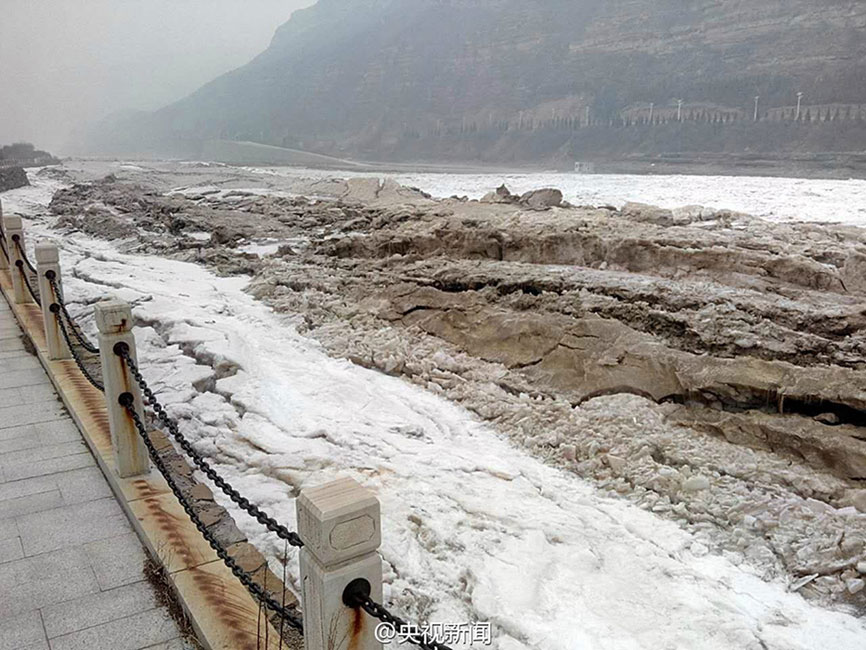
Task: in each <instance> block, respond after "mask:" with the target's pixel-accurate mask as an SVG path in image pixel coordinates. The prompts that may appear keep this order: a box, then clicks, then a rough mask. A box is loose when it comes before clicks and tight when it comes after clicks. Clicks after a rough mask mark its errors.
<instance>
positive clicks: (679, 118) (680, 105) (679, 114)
mask: <svg viewBox="0 0 866 650" xmlns="http://www.w3.org/2000/svg"><path fill="white" fill-rule="evenodd" d="M682 121H683V100H682V99H678V100H677V122H682Z"/></svg>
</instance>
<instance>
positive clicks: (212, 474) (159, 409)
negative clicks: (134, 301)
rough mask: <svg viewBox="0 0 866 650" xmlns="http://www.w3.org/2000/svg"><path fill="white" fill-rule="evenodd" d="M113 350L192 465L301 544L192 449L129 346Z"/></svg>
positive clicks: (255, 516) (256, 515) (268, 524)
mask: <svg viewBox="0 0 866 650" xmlns="http://www.w3.org/2000/svg"><path fill="white" fill-rule="evenodd" d="M114 352H115V354H117V355H118V356H119V357H120V358H121V359H123V360H124V362H125V363H126V365H127V367H128V368H129V370H130V372H131V373H132V376H133V377H134V378H135V381H136V382H137V383H138V386H139V387H140V388H141V392H142V393H143V394H144V396H145V397H146V398H147V403H148V405H149V406H150V408H151V409H153V412H154V413H156V415H157V417H158V418H159V419H160V420H161V421H162V423H163V424H164V425H165V426H166V428H167V429H168V430H169V432H170V433H171V435H172V437H174V439H175V440H177V443H178V444H179V445H180V447H181V449H183V450H184V452H186V454H187V455H188V456H189V457H190V458H191V459H192V461H193V462H194V463H195V465H196V467H198V468H199V469H200V470H201V471H202V472H204V474H205V476H207V477H208V478H209V479H210V480H211V481H213V483H214V485H216V486H217V487H218V488H219V489H220V490H222V491H223V492H224V493H225V494H226V496H228V497H229V498H230V499H231V500H232V501H234V502H235V503H236V504H237V505H238V506H239V507H240V508H241V509H242V510H244V511H245V512H246V513H247V514H248V515H249V516H250V517H252V518H253V519H255V520H256V521H258V522H259V523H260V524H262V525H263V526H264V527H265V528H267V529H268V530H269V531H271V532H272V533H276V535H277V537H279V538H280V539H284V540H286V541H287V542H288V543H289V544H291V545H292V546H297V547H301V546H303V545H304V542H303V541H301V538H300V537H299V536H298V534H297V533H295V532H292V531H290V530H289V529H288V528H286V527H285V526H283V525H282V524H281V523H279V522H278V521H277V520H276V519H274V518H273V517H271V516H270V515H268V514H267V513H266V512H264V511H263V510H261V509H260V508H259V507H258V506H256V505H254V504H252V503H250V501H249V499H247V498H246V497H244V496H241V493H240V492H238V491H237V490H236V489H235V488H234V487H232V486H231V484H230V483H229V482H228V481H226V480H225V479H224V478H223V477H222V476H220V475H219V474H217V472H216V471H215V470H214V469H213V468H212V467H211V466H210V463H208V462H207V461H206V460H205V459H204V457H202V455H201V454H200V453H199V452H198V451H196V449H195V447H193V446H192V444H191V443H190V442H189V440H187V439H186V437H185V436H184V435H183V434H182V433H181V432H180V430H179V429H178V428H177V423H176V422H175V421H174V420H172V419H171V417H170V416H169V415H168V413H166V411H165V409H164V408H163V406H162V404H160V403H159V401H158V400H157V399H156V395H154V394H153V391H152V390H151V389H150V386H148V385H147V382H146V381H145V380H144V377H142V376H141V372H139V370H138V365H137V364H136V363H135V361H134V360H133V358H132V356H131V355H130V353H129V347H128V346H126V345H125V344H121V345H118V346H116V347H115V349H114Z"/></svg>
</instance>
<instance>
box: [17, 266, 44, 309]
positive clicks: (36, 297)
mask: <svg viewBox="0 0 866 650" xmlns="http://www.w3.org/2000/svg"><path fill="white" fill-rule="evenodd" d="M15 268H17V269H18V273H19V274H21V280H23V282H24V286H25V287H27V291H28V292H29V293H30V295H31V296H32V297H33V300H35V301H36V304H40V303H41V299H40V298H39V292H37V291H35V290H34V289H33V287H32V286H31V284H30V278H29V277H28V275H27V272H26V271H25V270H24V262H22V261H21V260H15Z"/></svg>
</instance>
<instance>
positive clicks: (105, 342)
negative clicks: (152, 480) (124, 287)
mask: <svg viewBox="0 0 866 650" xmlns="http://www.w3.org/2000/svg"><path fill="white" fill-rule="evenodd" d="M93 312H94V317H95V319H96V327H97V328H98V329H99V358H100V361H101V362H102V383H103V384H104V386H105V406H106V408H107V409H108V424H109V427H110V428H111V443H112V446H113V447H114V460H115V464H116V467H117V473H118V475H119V476H120V477H121V478H128V477H130V476H139V475H140V474H147V473H148V472H149V471H150V461H149V459H148V457H147V447H145V446H144V441H143V440H142V439H141V437H140V436H139V435H138V430H137V429H136V427H135V422H134V421H133V419H132V418H131V417H130V415H129V413H127V411H126V408H124V407H123V406H121V404H120V401H119V399H120V396H121V395H123V394H124V393H130V394H131V395H132V397H133V404H134V408H135V410H136V411H137V412H138V415H139V417H140V418H141V421H142V422H144V408H143V407H142V403H141V390H140V389H139V387H138V384H137V383H136V382H135V379H134V378H133V377H132V374H131V373H130V372H129V370H128V369H127V367H126V364H125V363H124V361H123V359H122V358H120V357H119V356H118V355H117V354H116V353H115V346H116V345H118V344H119V343H126V344H127V345H128V346H129V354H130V356H131V357H132V358H133V360H135V361H136V363H137V362H138V357H137V356H136V353H135V336H133V334H132V310H131V309H130V307H129V304H128V303H125V302H123V301H120V300H108V301H105V302H99V303H96V305H95V306H94V310H93Z"/></svg>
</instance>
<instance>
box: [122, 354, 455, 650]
mask: <svg viewBox="0 0 866 650" xmlns="http://www.w3.org/2000/svg"><path fill="white" fill-rule="evenodd" d="M114 353H115V354H117V355H118V356H119V357H120V358H121V359H123V360H124V362H125V363H126V365H127V367H128V368H129V371H130V372H131V373H132V376H133V377H134V378H135V381H136V382H137V383H138V386H139V388H141V391H142V393H143V394H144V396H145V397H146V399H147V403H148V405H149V406H150V407H151V409H153V411H154V413H156V415H157V417H159V419H160V420H161V421H162V423H163V424H164V425H165V426H166V428H167V429H168V430H169V432H170V433H171V435H172V436H173V437H174V439H175V440H176V441H177V443H178V444H179V445H180V447H181V449H183V451H184V452H186V453H187V455H189V457H190V458H191V459H192V460H193V462H194V463H195V465H196V467H198V468H199V469H200V470H201V471H202V472H204V474H205V476H207V477H208V478H209V479H210V480H211V481H213V483H214V485H216V486H217V487H219V488H220V489H221V490H222V491H223V492H224V493H225V494H226V495H227V496H228V497H229V498H230V499H231V500H232V501H233V502H234V503H236V504H237V505H238V506H240V508H241V509H243V510H244V511H246V512H247V514H249V515H250V516H251V517H253V518H254V519H255V520H256V521H258V522H259V523H260V524H262V525H263V526H265V527H266V528H267V529H268V530H270V531H271V532H273V533H276V534H277V536H278V537H280V538H281V539H284V540H286V541H288V543H289V544H291V545H292V546H297V547H302V546H303V545H304V542H303V540H301V538H300V537H299V536H298V534H297V533H294V532H292V531H289V530H288V529H287V528H286V527H285V526H283V525H282V524H280V523H279V522H277V521H276V520H275V519H274V518H273V517H270V516H269V515H267V514H266V513H265V512H263V511H262V510H261V509H260V508H258V507H257V506H255V505H253V504H251V503H250V502H249V500H248V499H247V498H246V497H243V496H241V494H240V493H239V492H238V491H237V490H236V489H235V488H233V487H232V486H231V485H230V484H229V483H228V482H227V481H226V480H225V479H223V478H222V477H221V476H220V475H219V474H217V472H216V471H215V470H214V469H213V468H212V467H211V466H210V464H209V463H208V462H207V461H206V460H205V459H204V458H203V457H202V456H201V454H199V453H198V452H197V451H196V450H195V448H194V447H193V446H192V444H190V442H189V440H187V439H186V437H185V436H184V435H183V434H182V433H181V432H180V431H179V430H178V428H177V423H176V422H175V421H174V420H172V419H171V417H170V416H169V415H168V414H167V413H166V412H165V409H164V408H163V407H162V405H161V404H160V403H159V401H158V400H157V399H156V396H155V395H154V394H153V391H152V390H151V389H150V387H149V386H148V385H147V382H146V381H145V380H144V377H142V375H141V372H140V371H139V369H138V364H136V362H135V360H134V359H133V358H132V355H130V352H129V346H127V345H126V344H125V343H119V344H117V345H116V346H115V348H114ZM127 410H130V407H127ZM130 412H131V413H132V411H130ZM135 417H137V415H136V416H135ZM136 422H138V421H136ZM139 433H141V431H139ZM182 505H183V504H182ZM194 523H195V522H194ZM353 606H355V607H360V608H362V609H363V610H364V611H365V612H367V614H369V615H370V616H372V617H373V618H375V619H377V620H379V621H381V622H383V623H386V624H388V625H390V626H392V627H393V628H394V629H395V631H396V634H400V635H402V636H405V638H406V640H407V641H409V642H410V643H413V644H414V645H417V646H418V647H419V648H421V649H422V650H451V648H450V647H448V646H447V645H444V644H443V643H439V642H438V641H436V640H434V639H428V638H427V636H426V635H425V634H424V633H409V634H406V632H407V631H410V630H417V629H418V626H412V627H410V626H409V625H408V624H407V623H406V621H404V620H403V619H401V618H399V617H397V616H395V615H394V614H392V613H391V612H389V611H388V610H387V609H385V607H384V606H383V605H380V604H379V603H377V602H375V601H374V600H372V599H370V598H369V596H364V597H362V598H358V600H357V602H356V603H353Z"/></svg>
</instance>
